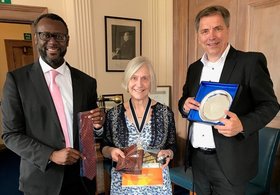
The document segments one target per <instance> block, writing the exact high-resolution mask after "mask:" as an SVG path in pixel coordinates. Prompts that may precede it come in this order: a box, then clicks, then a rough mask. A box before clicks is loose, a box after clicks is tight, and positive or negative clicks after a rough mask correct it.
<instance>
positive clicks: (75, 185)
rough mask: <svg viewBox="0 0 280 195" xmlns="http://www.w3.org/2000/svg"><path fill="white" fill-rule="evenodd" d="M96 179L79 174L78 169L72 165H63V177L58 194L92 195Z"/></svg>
mask: <svg viewBox="0 0 280 195" xmlns="http://www.w3.org/2000/svg"><path fill="white" fill-rule="evenodd" d="M95 191H96V181H95V178H94V179H93V180H89V179H87V178H85V177H80V176H79V169H77V167H75V168H74V167H73V166H65V172H64V179H63V183H62V187H61V191H60V195H77V194H79V195H94V194H95Z"/></svg>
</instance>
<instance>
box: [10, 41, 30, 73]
mask: <svg viewBox="0 0 280 195" xmlns="http://www.w3.org/2000/svg"><path fill="white" fill-rule="evenodd" d="M5 48H6V55H7V64H8V71H13V70H15V69H17V68H20V67H22V66H24V65H27V64H31V63H33V62H34V55H33V47H32V41H26V40H7V39H6V40H5Z"/></svg>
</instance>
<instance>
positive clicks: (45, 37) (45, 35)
mask: <svg viewBox="0 0 280 195" xmlns="http://www.w3.org/2000/svg"><path fill="white" fill-rule="evenodd" d="M36 34H38V35H39V37H40V39H41V40H42V41H49V40H51V38H52V37H53V38H54V40H56V41H66V39H67V35H66V34H63V33H50V32H36Z"/></svg>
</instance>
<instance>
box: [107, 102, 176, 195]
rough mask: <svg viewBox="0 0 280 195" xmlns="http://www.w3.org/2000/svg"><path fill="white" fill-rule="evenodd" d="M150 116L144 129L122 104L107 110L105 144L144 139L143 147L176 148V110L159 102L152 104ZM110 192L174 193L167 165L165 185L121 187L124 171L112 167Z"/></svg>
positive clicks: (164, 174) (136, 141)
mask: <svg viewBox="0 0 280 195" xmlns="http://www.w3.org/2000/svg"><path fill="white" fill-rule="evenodd" d="M151 108H152V115H151V120H150V121H148V122H147V123H146V124H145V125H144V127H143V130H142V131H141V132H139V131H138V129H137V128H136V126H135V124H134V123H132V122H131V121H129V120H128V119H127V117H126V116H125V114H124V113H125V108H124V106H123V104H120V105H118V106H117V107H115V108H112V109H110V110H109V111H108V113H107V115H106V121H105V125H104V139H103V144H102V147H104V146H112V147H118V148H123V147H127V146H130V145H132V144H137V143H139V142H140V143H141V146H142V147H143V149H144V150H151V149H171V150H172V151H173V152H174V153H175V149H176V129H175V122H174V117H173V112H172V111H171V109H170V108H168V107H167V106H165V105H162V104H160V103H156V104H155V105H153V106H152V107H151ZM111 178H112V179H111V194H112V195H114V194H159V193H161V194H172V189H171V182H170V177H169V169H168V167H167V168H165V169H163V186H144V187H122V186H121V182H122V178H121V173H120V172H117V171H115V169H114V168H113V169H112V171H111Z"/></svg>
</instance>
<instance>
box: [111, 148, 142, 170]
mask: <svg viewBox="0 0 280 195" xmlns="http://www.w3.org/2000/svg"><path fill="white" fill-rule="evenodd" d="M122 150H123V152H124V155H125V158H122V157H119V159H118V162H117V165H116V171H120V172H123V173H129V174H141V173H142V163H143V156H144V150H142V149H138V148H137V145H136V144H134V145H131V146H129V147H126V148H124V149H122Z"/></svg>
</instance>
